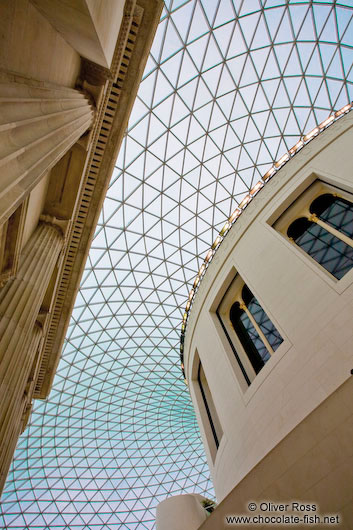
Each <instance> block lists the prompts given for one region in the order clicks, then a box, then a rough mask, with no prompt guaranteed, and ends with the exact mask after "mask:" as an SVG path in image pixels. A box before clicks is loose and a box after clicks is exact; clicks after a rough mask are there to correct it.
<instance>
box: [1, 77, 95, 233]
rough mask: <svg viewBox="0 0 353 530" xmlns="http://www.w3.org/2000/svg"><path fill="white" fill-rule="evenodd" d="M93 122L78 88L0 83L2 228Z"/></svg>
mask: <svg viewBox="0 0 353 530" xmlns="http://www.w3.org/2000/svg"><path fill="white" fill-rule="evenodd" d="M93 118H94V109H93V107H92V104H91V102H90V101H89V99H88V98H87V97H86V96H85V95H84V94H82V93H80V92H79V91H78V90H74V89H70V88H60V87H58V88H54V89H53V88H43V87H35V86H30V85H27V84H21V83H6V84H5V83H3V84H1V83H0V225H1V224H3V222H4V221H6V219H8V218H9V217H10V215H11V214H12V213H13V212H14V211H15V210H16V208H17V207H18V206H19V205H20V204H21V202H22V201H23V200H24V199H25V197H26V196H27V195H28V193H29V192H30V191H31V190H32V189H33V188H34V187H35V186H36V184H37V183H38V182H39V180H40V179H41V178H42V176H43V175H44V174H45V173H46V172H47V171H48V170H49V169H51V168H52V167H53V166H54V164H56V162H57V161H58V160H60V158H62V156H63V155H64V154H65V153H66V152H67V151H68V150H69V149H70V147H71V146H72V145H73V144H74V143H75V142H77V140H78V139H79V138H80V136H82V134H83V133H84V132H85V131H86V130H87V129H88V128H89V127H90V126H91V125H92V122H93Z"/></svg>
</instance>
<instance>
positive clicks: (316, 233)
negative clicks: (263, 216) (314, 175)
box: [287, 193, 353, 280]
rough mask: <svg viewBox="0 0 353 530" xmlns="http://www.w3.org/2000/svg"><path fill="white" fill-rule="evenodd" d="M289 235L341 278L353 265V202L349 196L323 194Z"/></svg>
mask: <svg viewBox="0 0 353 530" xmlns="http://www.w3.org/2000/svg"><path fill="white" fill-rule="evenodd" d="M287 235H288V237H289V238H290V239H292V240H293V241H294V242H295V243H296V244H297V245H298V246H299V247H300V248H302V249H303V250H304V252H306V253H307V254H309V256H311V257H312V258H313V259H314V260H315V261H317V263H319V264H320V265H321V266H322V267H324V268H325V269H326V270H327V271H328V272H330V273H331V274H332V275H333V276H334V277H335V278H336V279H337V280H340V279H341V278H342V277H343V276H344V275H345V274H346V273H347V272H349V271H350V270H351V268H352V267H353V239H352V238H353V204H352V203H351V202H349V201H347V200H346V199H343V198H341V197H336V196H335V195H333V194H331V193H325V194H323V195H320V196H319V197H317V198H316V199H315V200H314V201H313V202H312V203H311V205H310V207H309V214H308V217H300V218H299V219H296V220H295V221H293V222H292V223H291V225H290V226H289V228H288V231H287Z"/></svg>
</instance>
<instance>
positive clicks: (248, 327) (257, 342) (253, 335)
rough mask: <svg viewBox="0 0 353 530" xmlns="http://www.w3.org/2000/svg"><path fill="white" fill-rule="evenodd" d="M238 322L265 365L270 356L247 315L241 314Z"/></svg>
mask: <svg viewBox="0 0 353 530" xmlns="http://www.w3.org/2000/svg"><path fill="white" fill-rule="evenodd" d="M240 322H241V324H242V325H243V327H244V332H245V333H246V334H247V336H248V337H249V339H250V340H251V342H252V343H253V345H254V346H255V348H256V350H257V352H258V354H259V355H260V357H261V359H262V360H263V362H264V363H265V362H266V361H268V360H269V358H270V354H269V353H268V351H267V348H266V346H265V345H264V343H263V342H262V340H261V339H260V336H259V334H258V332H257V331H256V329H255V328H254V326H253V325H252V323H251V320H250V319H249V317H248V315H247V314H246V313H245V312H243V313H242V315H241V316H240Z"/></svg>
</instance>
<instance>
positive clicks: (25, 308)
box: [0, 223, 64, 492]
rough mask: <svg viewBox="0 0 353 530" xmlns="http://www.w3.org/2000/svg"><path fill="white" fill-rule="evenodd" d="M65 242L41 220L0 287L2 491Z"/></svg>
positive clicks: (0, 474)
mask: <svg viewBox="0 0 353 530" xmlns="http://www.w3.org/2000/svg"><path fill="white" fill-rule="evenodd" d="M63 242H64V237H63V234H62V232H61V229H60V228H59V227H57V226H55V225H53V224H50V223H40V224H39V225H38V227H37V229H36V230H35V232H34V234H33V235H32V237H31V238H30V240H29V241H28V243H27V245H26V247H25V249H24V251H23V254H22V256H21V263H20V267H19V269H18V274H17V276H16V278H14V279H13V280H10V281H9V282H8V283H7V284H6V285H5V286H4V287H3V289H2V290H1V292H0V492H1V490H2V488H3V486H4V483H5V480H6V475H7V472H8V468H9V466H10V463H11V459H12V452H13V450H14V448H15V446H16V441H17V436H18V435H19V433H20V429H21V423H22V415H23V407H24V403H25V401H26V399H25V389H26V385H27V383H28V379H29V376H30V372H31V369H32V366H33V362H34V360H35V355H36V352H37V349H38V344H39V341H40V338H41V330H40V328H39V327H38V325H36V319H37V317H38V314H39V311H40V307H41V304H42V301H43V298H44V295H45V292H46V289H47V287H48V284H49V281H50V278H51V275H52V273H53V270H54V267H55V264H56V262H57V259H58V256H59V254H60V250H61V248H62V246H63Z"/></svg>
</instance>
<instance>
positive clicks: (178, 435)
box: [0, 0, 353, 530]
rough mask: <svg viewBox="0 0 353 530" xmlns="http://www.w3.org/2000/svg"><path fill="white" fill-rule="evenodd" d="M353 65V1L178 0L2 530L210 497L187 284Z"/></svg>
mask: <svg viewBox="0 0 353 530" xmlns="http://www.w3.org/2000/svg"><path fill="white" fill-rule="evenodd" d="M352 65H353V2H352V0H342V1H337V2H331V1H328V0H321V1H316V0H313V1H311V2H308V1H302V0H287V1H284V0H233V1H231V0H189V1H184V0H166V2H165V9H164V11H163V15H162V18H161V22H160V25H159V28H158V31H157V35H156V38H155V41H154V44H153V47H152V50H151V54H150V57H149V60H148V63H147V67H146V70H145V73H144V78H143V81H142V83H141V86H140V89H139V93H138V97H137V100H136V103H135V106H134V109H133V112H132V115H131V119H130V124H129V127H128V131H127V134H126V137H125V139H124V142H123V146H122V149H121V152H120V155H119V158H118V160H117V163H116V169H115V171H114V175H113V178H112V181H111V185H110V188H109V191H108V195H107V198H106V200H105V203H104V207H103V210H102V213H101V216H100V220H99V224H98V227H97V230H96V234H95V238H94V241H93V245H92V249H91V251H90V255H89V258H88V261H87V265H86V270H85V273H84V277H83V280H82V285H81V289H80V292H79V295H78V298H77V301H76V306H75V309H74V312H73V315H72V320H71V324H70V327H69V331H68V334H67V339H66V344H65V348H64V351H63V355H62V359H61V362H60V365H59V369H58V373H57V375H56V378H55V382H54V387H53V390H52V392H51V394H50V398H49V399H48V400H47V401H46V402H43V403H42V402H38V403H36V405H35V409H34V412H33V413H32V418H31V421H30V425H29V427H28V428H27V430H26V431H25V433H24V434H23V436H22V437H21V438H20V441H19V443H18V447H17V450H16V455H15V459H14V462H13V465H12V468H11V471H10V474H9V477H8V481H7V485H6V489H5V493H4V495H3V498H2V505H1V511H0V527H2V528H17V529H19V528H30V529H31V530H33V529H46V528H50V529H60V530H64V529H71V530H74V529H75V530H77V529H90V530H92V529H101V528H106V529H109V530H113V529H126V530H133V529H137V528H138V529H143V528H145V529H150V528H153V527H154V517H155V514H154V509H155V506H156V504H157V503H158V502H159V501H161V500H163V499H164V498H165V497H166V496H167V495H170V494H177V493H183V492H190V491H197V492H200V493H203V494H206V495H208V496H212V495H213V493H212V486H211V483H210V479H209V471H208V468H207V464H206V462H205V457H204V454H203V449H202V444H201V440H200V435H199V432H198V429H197V425H196V421H195V417H194V413H193V408H192V405H191V402H190V399H189V395H188V391H187V387H186V386H185V384H184V382H183V379H182V376H181V371H180V366H179V335H180V324H181V320H182V316H183V312H184V307H185V303H186V300H187V298H188V292H189V290H190V287H191V285H192V282H193V279H194V277H195V274H196V272H197V270H198V269H199V267H200V265H201V263H202V261H203V259H204V257H205V252H206V251H207V249H208V248H209V247H210V244H211V243H212V241H214V239H215V236H216V235H217V234H218V232H219V231H220V229H221V228H222V226H223V225H224V222H225V220H226V219H227V218H228V217H229V215H230V214H231V212H232V211H233V210H234V209H235V208H236V206H237V204H238V203H240V202H241V200H242V199H243V197H244V196H245V195H246V194H247V193H248V191H249V189H251V188H252V186H253V185H254V184H255V183H256V182H258V181H259V180H260V179H261V177H262V176H263V175H264V174H265V173H266V171H267V170H268V169H269V168H270V167H271V166H272V164H273V162H274V160H277V159H278V158H279V157H280V156H281V155H282V154H283V153H285V152H287V151H288V149H289V148H290V147H292V146H293V145H294V144H295V143H296V142H297V141H298V140H299V139H300V137H301V136H302V135H303V134H304V133H305V132H306V131H309V130H311V129H313V128H314V127H315V126H316V125H317V124H319V123H320V122H322V121H323V120H324V119H325V118H327V116H328V115H329V114H330V113H332V112H333V111H334V110H337V109H339V108H341V107H343V106H344V105H346V104H347V103H348V102H349V101H350V100H351V99H352V94H353V69H352Z"/></svg>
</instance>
